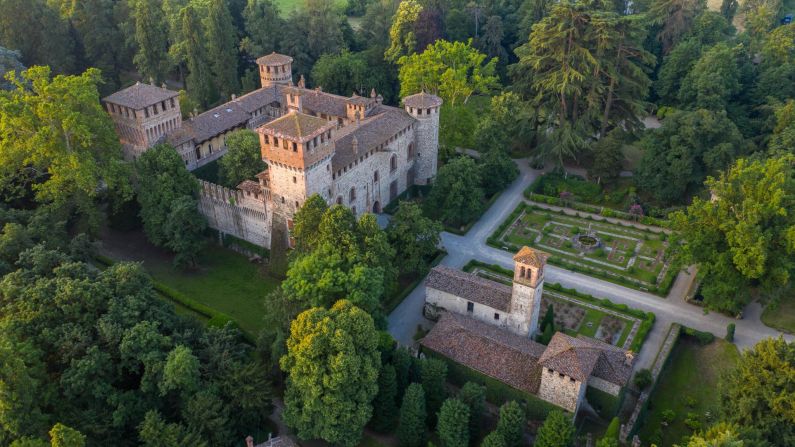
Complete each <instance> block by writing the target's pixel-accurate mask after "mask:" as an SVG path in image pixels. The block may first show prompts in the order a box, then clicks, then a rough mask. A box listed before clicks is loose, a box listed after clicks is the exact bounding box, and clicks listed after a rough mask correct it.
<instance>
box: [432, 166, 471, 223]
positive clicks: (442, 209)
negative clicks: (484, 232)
mask: <svg viewBox="0 0 795 447" xmlns="http://www.w3.org/2000/svg"><path fill="white" fill-rule="evenodd" d="M483 197H484V195H483V188H481V179H480V172H479V169H478V166H477V164H476V163H475V161H474V160H472V159H471V158H469V157H458V158H455V159H453V160H451V161H449V162H448V163H447V164H446V165H444V166H442V167H441V168H440V169H439V172H438V173H437V175H436V180H435V181H434V186H433V189H431V192H430V194H429V195H428V199H427V200H426V201H425V205H424V206H425V207H426V210H427V211H428V212H429V213H431V215H433V216H438V217H439V218H441V219H442V220H443V221H444V222H446V223H449V224H451V225H456V226H458V225H464V224H466V223H467V222H469V221H470V220H472V219H474V218H475V217H476V216H477V215H478V214H479V213H480V211H481V210H482V209H483Z"/></svg>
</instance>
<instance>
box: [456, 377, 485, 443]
mask: <svg viewBox="0 0 795 447" xmlns="http://www.w3.org/2000/svg"><path fill="white" fill-rule="evenodd" d="M458 399H459V400H461V402H463V403H465V404H466V405H467V407H469V439H472V440H474V439H478V437H479V436H480V426H481V424H482V420H483V416H484V414H485V412H486V387H485V386H483V385H478V384H477V383H475V382H467V383H465V384H464V386H463V387H461V390H460V391H459V392H458Z"/></svg>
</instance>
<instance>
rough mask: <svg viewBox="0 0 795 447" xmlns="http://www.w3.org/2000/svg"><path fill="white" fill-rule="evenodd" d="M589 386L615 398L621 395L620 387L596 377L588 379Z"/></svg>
mask: <svg viewBox="0 0 795 447" xmlns="http://www.w3.org/2000/svg"><path fill="white" fill-rule="evenodd" d="M588 386H592V387H594V388H596V389H597V390H600V391H604V392H605V393H607V394H610V395H613V396H618V395H619V394H620V393H621V387H620V386H618V385H616V384H615V383H610V382H608V381H606V380H604V379H600V378H598V377H594V376H591V377H589V378H588Z"/></svg>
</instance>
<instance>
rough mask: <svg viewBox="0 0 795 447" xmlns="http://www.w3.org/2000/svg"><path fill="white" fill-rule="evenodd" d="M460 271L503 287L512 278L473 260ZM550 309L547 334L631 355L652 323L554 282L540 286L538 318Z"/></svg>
mask: <svg viewBox="0 0 795 447" xmlns="http://www.w3.org/2000/svg"><path fill="white" fill-rule="evenodd" d="M463 270H464V271H467V272H472V273H474V274H476V275H478V276H481V277H483V278H487V279H491V280H494V281H498V282H501V283H503V284H507V285H510V284H511V280H512V277H513V272H511V271H510V270H507V269H504V268H502V267H500V266H497V265H491V264H486V263H482V262H479V261H475V260H472V261H469V262H468V263H467V264H466V265H465V266H464V269H463ZM550 306H551V307H552V312H551V315H552V321H553V323H554V324H553V325H552V329H550V332H554V331H562V332H563V333H565V334H568V335H571V336H576V335H584V336H587V337H592V338H596V339H598V340H602V341H604V342H606V343H610V344H612V345H615V346H619V347H622V348H624V349H630V350H632V351H634V352H638V351H640V348H641V347H642V346H643V342H644V341H645V338H646V335H647V334H648V331H649V330H650V329H651V326H652V324H653V322H654V314H652V313H645V312H641V311H639V310H635V309H630V308H628V307H627V306H626V305H623V304H615V303H613V302H611V301H609V300H606V299H602V300H600V299H598V298H594V297H593V296H590V295H585V294H581V293H578V292H577V291H576V290H573V289H567V288H564V287H562V286H560V285H559V284H554V283H547V284H545V285H544V294H543V297H542V300H541V312H540V314H539V315H541V316H542V318H549V316H548V315H550V314H549V307H550Z"/></svg>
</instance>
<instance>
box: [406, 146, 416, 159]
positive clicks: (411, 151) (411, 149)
mask: <svg viewBox="0 0 795 447" xmlns="http://www.w3.org/2000/svg"><path fill="white" fill-rule="evenodd" d="M412 158H414V143H409V147H408V149H407V150H406V161H411V159H412Z"/></svg>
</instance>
